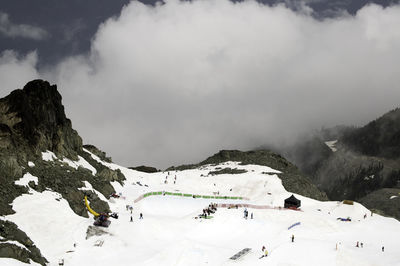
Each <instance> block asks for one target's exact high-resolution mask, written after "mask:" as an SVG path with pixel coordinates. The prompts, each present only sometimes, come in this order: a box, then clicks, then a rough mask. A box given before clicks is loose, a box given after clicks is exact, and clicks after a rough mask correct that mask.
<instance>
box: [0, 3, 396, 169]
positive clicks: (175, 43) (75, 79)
mask: <svg viewBox="0 0 400 266" xmlns="http://www.w3.org/2000/svg"><path fill="white" fill-rule="evenodd" d="M2 2H4V1H2ZM12 2H18V1H12ZM21 2H25V1H21ZM61 2H62V1H61ZM72 2H73V3H75V8H77V7H79V4H80V3H79V2H80V1H72ZM89 2H90V1H89ZM268 2H270V3H269V4H270V5H265V4H262V3H257V2H255V1H245V2H237V3H232V2H229V1H227V0H205V1H192V2H179V1H175V0H173V1H165V4H156V5H145V4H143V3H141V2H136V1H133V2H130V3H128V2H126V1H115V5H112V7H111V6H110V7H108V6H106V4H105V3H109V2H107V1H101V3H104V6H103V8H104V9H106V8H107V10H103V9H102V8H99V5H97V6H96V7H94V9H96V10H101V12H100V11H96V12H95V11H94V10H91V11H90V12H89V11H88V14H92V13H93V16H94V17H95V19H93V21H91V22H90V23H89V22H87V23H86V20H87V18H85V16H82V17H81V18H79V16H78V17H77V18H76V19H77V20H76V21H77V22H76V24H75V25H72V24H71V23H66V21H70V20H71V18H70V17H68V18H65V21H57V23H58V24H57V23H56V22H55V23H54V24H55V26H54V27H53V28H51V27H50V28H49V27H48V26H46V25H49V20H43V18H42V19H38V20H37V21H36V22H35V21H34V20H32V19H31V20H26V21H24V20H23V19H20V18H19V16H18V15H16V14H17V13H18V12H17V11H16V10H18V9H16V8H14V7H12V6H13V5H14V4H10V5H9V8H8V9H7V8H3V7H6V5H4V6H3V3H2V5H1V8H2V9H0V36H1V39H0V40H8V41H6V42H3V44H2V46H0V48H1V49H2V50H1V51H2V52H1V54H0V80H1V85H0V93H1V97H3V96H5V95H7V94H8V93H9V92H10V91H11V90H13V89H15V88H21V87H23V85H24V84H25V83H26V82H27V81H29V80H31V79H34V78H44V79H48V80H49V81H50V82H51V83H53V84H57V85H58V88H59V91H60V93H61V94H62V96H63V103H64V105H65V109H66V113H67V116H68V117H69V118H70V119H71V120H72V123H73V127H74V128H75V129H76V130H78V132H79V134H80V135H81V136H82V138H83V141H84V143H91V144H94V145H96V146H98V147H99V148H101V149H102V150H104V151H106V152H107V153H108V154H109V155H111V156H112V157H113V160H114V161H115V162H117V163H120V164H122V165H125V166H136V165H141V164H145V165H151V166H156V167H158V168H166V167H168V166H171V165H180V164H183V163H196V162H199V161H201V160H203V159H205V158H206V157H207V156H209V155H212V154H213V153H215V152H217V151H218V150H220V149H243V150H247V149H251V148H254V147H258V146H261V145H265V144H269V143H278V142H280V141H287V140H292V139H294V138H295V137H296V136H297V135H298V134H301V133H303V132H308V131H312V130H313V129H318V128H321V127H322V126H325V127H328V126H334V125H338V124H349V125H353V124H354V125H363V124H364V123H366V122H368V121H370V120H372V119H375V118H377V117H378V116H380V115H382V114H383V113H385V112H387V111H389V110H390V109H393V108H395V107H398V106H399V99H400V85H399V84H400V49H399V47H400V31H399V30H398V26H399V25H400V5H398V4H395V3H393V2H392V4H390V2H388V1H386V2H382V3H384V6H385V7H383V6H380V5H375V4H369V5H366V6H363V5H362V3H361V1H345V0H344V1H333V2H332V1H328V2H324V1H317V0H315V1H306V2H304V3H301V2H299V1H286V4H274V5H271V3H272V2H271V1H268ZM7 3H8V2H7ZM324 3H325V5H323V4H324ZM333 3H336V5H334V4H333ZM4 4H6V3H4ZM356 4H357V5H356ZM388 4H390V5H389V6H388ZM100 6H101V5H100ZM327 6H329V8H328V7H327ZM356 7H357V8H356ZM313 8H314V9H313ZM22 10H25V9H22V8H21V13H23V12H26V11H22ZM54 12H55V13H57V12H62V11H57V10H54ZM91 12H92V13H91ZM78 13H79V12H78ZM66 17H67V16H66ZM52 19H53V20H54V21H55V20H56V19H57V18H52ZM62 19H63V18H62V16H60V17H59V20H62ZM79 19H81V20H79ZM43 21H45V22H43ZM95 21H97V22H95ZM61 22H62V23H61ZM91 23H92V24H93V25H92V24H91ZM61 24H63V25H64V24H68V25H69V26H71V27H72V26H75V28H76V29H75V31H74V30H73V29H74V27H72V28H71V27H69V26H68V27H67V26H65V27H64V28H62V27H61V26H60V25H61ZM70 24H71V25H70ZM89 24H90V25H89ZM57 25H58V26H57ZM91 32H92V33H91ZM80 34H81V35H80ZM55 36H59V37H60V36H63V38H64V39H63V40H62V41H63V42H64V46H62V45H61V46H60V44H59V43H58V42H61V39H60V40H54V38H55ZM77 36H81V37H82V38H78V37H77ZM60 38H61V37H60ZM52 42H53V43H54V45H52ZM4 43H7V45H8V46H7V45H5V44H4ZM28 44H30V45H28ZM46 47H48V48H49V49H50V50H51V49H54V51H50V52H49V51H47V50H46V49H45V48H46ZM66 47H67V48H66ZM74 47H75V48H74ZM57 49H59V50H58V51H59V52H58V53H57ZM46 51H47V52H46ZM42 54H43V55H42Z"/></svg>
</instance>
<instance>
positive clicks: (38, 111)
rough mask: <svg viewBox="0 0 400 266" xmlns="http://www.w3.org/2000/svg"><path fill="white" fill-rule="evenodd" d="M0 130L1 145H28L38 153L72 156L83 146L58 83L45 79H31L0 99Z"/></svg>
mask: <svg viewBox="0 0 400 266" xmlns="http://www.w3.org/2000/svg"><path fill="white" fill-rule="evenodd" d="M0 134H1V136H2V137H3V138H2V141H1V143H0V145H1V146H2V147H8V146H10V145H12V146H16V145H17V146H21V145H27V146H29V147H30V148H32V149H33V150H35V151H36V153H37V152H39V151H45V150H50V151H53V152H55V153H56V154H60V155H62V156H67V157H70V158H75V157H76V154H77V152H78V151H80V150H82V139H81V138H80V137H79V135H78V133H77V132H76V131H75V130H73V129H72V124H71V121H70V120H69V119H68V118H67V117H66V115H65V111H64V106H63V105H62V97H61V95H60V93H59V92H58V90H57V86H56V85H50V83H49V82H47V81H44V80H33V81H30V82H28V83H27V84H26V85H25V86H24V88H23V89H22V90H21V89H17V90H14V91H13V92H11V93H10V95H8V96H7V97H5V98H3V99H0Z"/></svg>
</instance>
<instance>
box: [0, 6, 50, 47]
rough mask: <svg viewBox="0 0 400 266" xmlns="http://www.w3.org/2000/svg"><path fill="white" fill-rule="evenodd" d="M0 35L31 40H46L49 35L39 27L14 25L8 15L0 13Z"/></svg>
mask: <svg viewBox="0 0 400 266" xmlns="http://www.w3.org/2000/svg"><path fill="white" fill-rule="evenodd" d="M0 34H3V35H4V36H7V37H11V38H17V37H21V38H27V39H33V40H43V39H46V38H47V37H48V36H49V34H48V32H47V31H45V30H44V29H42V28H40V27H36V26H31V25H27V24H14V23H12V22H11V21H10V18H9V16H8V14H6V13H3V12H0Z"/></svg>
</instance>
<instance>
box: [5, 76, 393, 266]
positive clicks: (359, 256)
mask: <svg viewBox="0 0 400 266" xmlns="http://www.w3.org/2000/svg"><path fill="white" fill-rule="evenodd" d="M146 169H148V168H146ZM291 195H294V196H295V197H296V198H297V199H299V200H300V201H301V206H300V209H299V210H292V209H287V208H284V202H285V199H287V198H289V197H290V196H291ZM398 196H400V195H390V197H391V199H395V198H396V197H398ZM0 197H1V200H0V265H25V263H31V264H33V265H99V264H112V265H205V264H207V265H230V264H239V265H264V264H267V265H307V266H308V265H400V254H399V253H398V252H397V251H398V250H399V248H400V240H399V239H400V230H399V229H400V223H399V221H397V220H395V219H392V218H386V217H382V216H380V215H378V214H372V213H371V211H369V210H368V209H366V208H365V207H363V206H362V205H360V204H358V203H353V202H346V204H345V203H344V202H329V201H326V200H327V197H326V195H325V194H324V193H322V192H321V191H319V190H318V189H317V188H316V187H315V185H313V184H312V183H311V181H310V180H309V179H308V178H307V177H305V176H303V175H302V174H301V173H300V172H299V171H298V169H297V168H296V167H295V166H294V165H293V164H291V163H289V162H288V161H286V159H285V158H283V157H281V156H280V155H278V154H274V153H272V152H270V151H265V150H261V151H249V152H241V151H220V152H218V153H216V154H215V155H213V156H211V157H209V158H208V159H206V160H205V161H203V162H201V163H199V164H193V165H186V166H181V167H172V168H170V169H168V170H165V171H164V172H161V171H159V172H154V173H145V172H140V171H137V170H134V169H129V168H125V167H122V166H119V165H117V164H115V163H113V162H112V160H111V158H109V157H107V156H106V154H105V153H104V152H102V151H100V150H99V149H97V148H96V147H94V146H93V145H85V146H83V145H82V140H81V138H80V137H79V135H78V133H77V132H76V131H75V130H73V129H72V123H71V121H70V120H69V119H68V118H66V116H65V113H64V107H63V106H62V103H61V95H60V94H59V93H58V91H57V88H56V86H54V85H53V86H51V85H50V84H49V83H48V82H46V81H42V80H35V81H32V82H29V83H28V84H27V85H26V86H25V87H24V88H23V89H22V90H16V91H14V92H12V93H11V94H10V95H9V96H7V97H5V98H3V99H0ZM321 200H325V201H321ZM349 203H353V204H352V205H349ZM209 206H212V207H216V211H215V212H214V211H213V212H210V213H209V215H208V216H207V219H206V217H200V216H199V215H200V214H203V213H204V212H205V210H206V209H207V208H208V207H209ZM245 210H247V213H248V217H247V219H245V218H244V212H245ZM106 214H108V215H109V217H108V218H106V217H107V215H106ZM141 215H142V217H143V219H140V218H139V217H140V216H141ZM111 216H114V217H111ZM117 216H118V218H117ZM94 218H96V221H97V222H99V220H100V218H105V219H106V221H111V224H110V225H109V226H108V227H102V226H94V225H93V224H94V222H95V219H94ZM349 220H351V221H349ZM102 224H106V222H104V221H103V222H102ZM292 239H293V240H292ZM357 242H359V247H356V243H357ZM361 243H362V244H361ZM263 246H265V247H266V250H267V251H268V256H266V257H262V258H261V256H262V255H263V254H265V252H264V251H262V250H261V248H262V247H263ZM383 247H384V250H382V248H383ZM241 251H242V252H241ZM240 252H241V253H240ZM236 254H238V255H237V256H235V255H236ZM232 258H236V259H232Z"/></svg>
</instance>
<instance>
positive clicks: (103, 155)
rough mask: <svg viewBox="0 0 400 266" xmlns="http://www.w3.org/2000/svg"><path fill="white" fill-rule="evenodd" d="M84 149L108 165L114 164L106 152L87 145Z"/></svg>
mask: <svg viewBox="0 0 400 266" xmlns="http://www.w3.org/2000/svg"><path fill="white" fill-rule="evenodd" d="M83 148H85V149H87V150H88V151H90V152H91V153H93V154H94V155H96V156H97V157H99V158H100V159H101V160H102V161H104V162H107V163H112V159H111V157H107V154H106V153H105V152H104V151H102V150H100V149H98V148H97V147H96V146H94V145H91V144H86V145H83Z"/></svg>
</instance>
